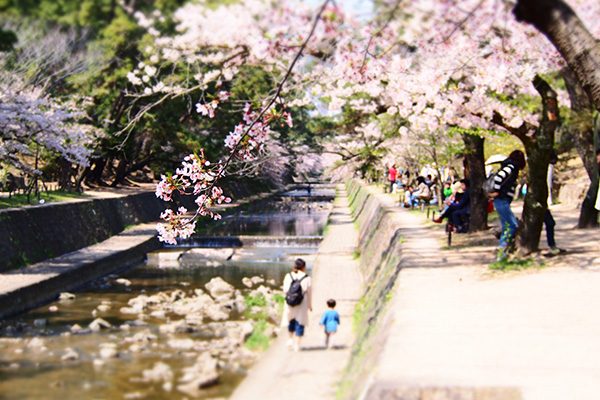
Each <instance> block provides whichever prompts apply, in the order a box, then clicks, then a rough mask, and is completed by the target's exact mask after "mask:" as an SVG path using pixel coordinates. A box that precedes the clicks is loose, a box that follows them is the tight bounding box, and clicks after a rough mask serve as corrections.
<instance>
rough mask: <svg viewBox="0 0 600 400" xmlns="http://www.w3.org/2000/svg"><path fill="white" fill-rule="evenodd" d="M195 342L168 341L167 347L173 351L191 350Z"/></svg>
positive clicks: (185, 340)
mask: <svg viewBox="0 0 600 400" xmlns="http://www.w3.org/2000/svg"><path fill="white" fill-rule="evenodd" d="M195 344H196V342H195V341H194V340H192V339H189V338H188V339H170V340H168V341H167V346H169V347H170V348H172V349H175V350H191V349H193V348H194V345H195Z"/></svg>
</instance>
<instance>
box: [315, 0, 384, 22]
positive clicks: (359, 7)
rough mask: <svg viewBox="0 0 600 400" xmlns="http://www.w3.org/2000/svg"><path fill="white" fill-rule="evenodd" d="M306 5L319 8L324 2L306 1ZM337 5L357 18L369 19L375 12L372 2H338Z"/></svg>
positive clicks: (316, 0)
mask: <svg viewBox="0 0 600 400" xmlns="http://www.w3.org/2000/svg"><path fill="white" fill-rule="evenodd" d="M306 3H308V4H310V5H311V6H313V7H317V6H319V5H320V4H322V3H323V0H306ZM336 3H337V4H338V5H339V6H341V7H343V8H344V10H345V11H346V12H348V13H350V14H352V15H354V16H355V17H357V18H367V17H369V16H370V14H371V12H372V10H373V3H372V1H371V0H336Z"/></svg>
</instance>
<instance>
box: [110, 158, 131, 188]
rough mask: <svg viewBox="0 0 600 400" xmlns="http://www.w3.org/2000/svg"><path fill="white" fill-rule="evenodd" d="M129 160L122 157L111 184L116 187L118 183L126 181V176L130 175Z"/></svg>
mask: <svg viewBox="0 0 600 400" xmlns="http://www.w3.org/2000/svg"><path fill="white" fill-rule="evenodd" d="M127 164H128V162H127V161H125V160H123V159H121V160H119V164H118V165H117V170H116V171H115V179H114V180H113V181H112V183H111V184H110V186H112V187H115V186H117V185H120V184H122V183H123V182H125V178H127V175H129V170H128V169H127Z"/></svg>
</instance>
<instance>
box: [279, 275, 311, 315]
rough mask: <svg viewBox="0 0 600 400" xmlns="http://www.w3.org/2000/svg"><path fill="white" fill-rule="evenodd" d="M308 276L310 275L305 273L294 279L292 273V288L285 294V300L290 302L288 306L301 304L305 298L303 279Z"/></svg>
mask: <svg viewBox="0 0 600 400" xmlns="http://www.w3.org/2000/svg"><path fill="white" fill-rule="evenodd" d="M307 276H308V275H304V276H303V277H302V278H300V279H294V277H293V276H292V274H290V277H291V278H292V284H291V285H290V288H289V289H288V291H287V293H286V295H285V302H286V303H287V304H288V306H291V307H294V306H297V305H300V304H301V303H302V300H304V293H303V292H302V281H303V280H304V278H306V277H307Z"/></svg>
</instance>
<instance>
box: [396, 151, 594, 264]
mask: <svg viewBox="0 0 600 400" xmlns="http://www.w3.org/2000/svg"><path fill="white" fill-rule="evenodd" d="M597 160H598V163H599V169H600V150H598V152H597ZM557 161H558V157H557V155H556V153H554V152H553V153H552V154H551V157H550V166H551V168H550V170H551V171H552V169H553V166H554V164H556V162H557ZM525 166H526V159H525V154H524V153H523V152H522V151H521V150H514V151H513V152H512V153H510V155H509V156H508V157H507V158H506V159H504V161H502V162H501V164H500V168H499V170H498V171H497V172H492V171H490V172H489V175H488V178H487V182H486V184H485V185H484V186H485V187H484V191H485V192H486V194H487V196H488V199H489V201H488V209H487V211H488V213H489V212H492V211H493V210H494V209H495V210H496V212H497V213H498V217H499V219H500V228H501V230H500V232H499V235H498V237H499V246H498V253H497V260H498V261H502V260H505V259H506V258H507V257H508V254H509V253H510V252H511V251H512V250H513V248H514V241H515V236H516V233H517V229H518V226H519V222H518V219H517V217H516V216H515V214H514V213H513V211H512V209H511V204H512V202H513V200H514V199H516V198H518V197H519V196H525V194H526V193H527V184H526V182H525V181H524V179H523V177H521V181H519V179H520V178H519V174H520V172H521V171H523V170H524V169H525ZM386 169H387V181H388V190H389V192H390V193H400V196H401V199H402V200H403V201H402V206H403V207H410V208H412V207H417V206H420V205H438V204H439V205H440V214H439V216H438V217H437V218H434V219H433V222H435V223H442V222H443V221H444V220H447V221H448V230H449V231H451V232H457V233H464V232H468V230H469V220H470V215H471V200H472V198H471V197H472V196H471V187H470V186H471V185H470V182H469V180H468V179H456V178H455V177H454V176H453V175H451V174H449V175H448V176H446V177H445V179H440V178H438V177H437V175H436V178H435V179H434V178H433V177H432V175H430V174H428V175H426V176H422V175H417V174H414V175H413V176H411V174H410V172H409V171H408V170H401V169H397V168H396V165H395V164H392V165H389V166H386ZM549 176H550V178H549V182H550V181H551V175H549ZM436 181H437V182H441V183H442V185H443V187H442V189H441V190H439V191H438V190H437V187H436ZM549 186H551V185H550V184H549ZM549 191H551V187H549ZM438 193H439V194H438ZM438 195H439V196H441V201H440V199H438ZM598 199H599V200H598V204H600V195H599V197H598ZM597 206H598V205H597ZM544 226H545V229H546V239H547V242H548V247H549V249H550V253H551V254H553V255H556V254H559V253H561V252H564V250H562V249H560V248H558V247H557V245H556V240H555V237H554V229H555V226H556V222H555V220H554V218H553V216H552V212H551V211H550V209H547V211H546V213H545V215H544Z"/></svg>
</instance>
